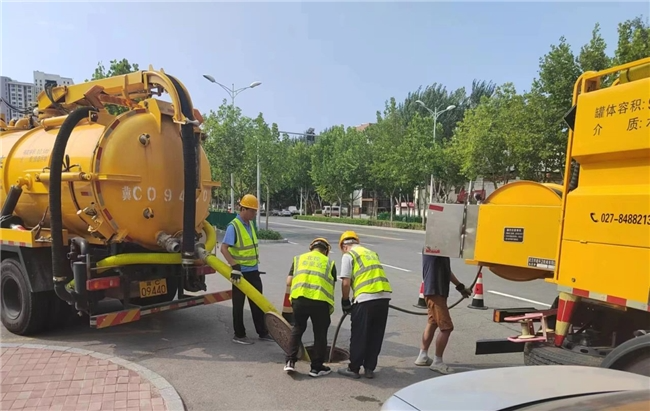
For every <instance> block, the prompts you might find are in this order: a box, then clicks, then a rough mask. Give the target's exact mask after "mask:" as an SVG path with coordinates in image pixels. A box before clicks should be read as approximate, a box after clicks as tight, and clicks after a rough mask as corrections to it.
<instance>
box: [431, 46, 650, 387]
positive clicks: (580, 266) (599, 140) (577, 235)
mask: <svg viewBox="0 0 650 411" xmlns="http://www.w3.org/2000/svg"><path fill="white" fill-rule="evenodd" d="M605 79H609V81H608V82H609V83H612V85H611V86H609V87H606V86H604V85H603V84H604V80H605ZM612 79H614V81H613V82H612V81H611V80H612ZM564 120H565V122H566V124H567V125H568V129H569V130H568V134H569V136H568V144H567V152H566V165H565V170H564V184H563V185H556V184H543V183H537V182H533V181H515V182H512V183H509V184H506V185H503V186H502V187H500V188H499V189H497V190H496V191H494V192H493V193H492V194H491V195H490V196H488V197H487V198H486V199H485V201H484V202H483V203H481V204H479V205H472V204H464V205H456V204H431V205H430V206H429V210H428V221H427V233H426V240H425V253H426V254H431V255H445V256H449V257H456V258H463V259H465V262H466V264H472V265H477V266H482V267H486V268H488V269H489V270H490V271H492V272H493V273H494V274H495V275H497V276H499V277H501V278H504V279H506V280H510V281H518V282H526V281H532V280H542V281H546V282H548V283H552V284H555V285H557V291H558V297H557V298H556V299H555V301H554V302H553V304H552V305H551V309H549V310H536V309H534V308H513V309H495V310H494V315H493V321H495V322H512V323H519V324H520V325H521V328H522V332H521V335H516V336H512V337H510V338H507V339H503V340H480V341H478V342H477V344H476V354H497V353H510V352H523V353H524V361H525V363H526V364H528V365H542V364H573V365H589V366H600V367H607V368H614V369H620V370H627V371H630V372H635V373H639V374H644V375H650V58H646V59H642V60H638V61H634V62H632V63H629V64H624V65H620V66H617V67H613V68H611V69H608V70H604V71H600V72H586V73H584V74H582V75H581V76H580V78H579V79H578V80H577V82H576V84H575V88H574V93H573V107H572V109H571V110H570V111H569V113H568V114H567V115H566V116H565V118H564ZM521 287H526V285H525V284H522V285H521ZM548 303H549V304H550V303H551V302H550V301H549V302H548Z"/></svg>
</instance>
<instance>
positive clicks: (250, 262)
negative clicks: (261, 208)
mask: <svg viewBox="0 0 650 411" xmlns="http://www.w3.org/2000/svg"><path fill="white" fill-rule="evenodd" d="M230 225H232V226H233V228H234V229H235V235H236V237H237V239H236V240H235V245H234V246H231V247H228V252H230V255H232V258H233V259H234V260H235V262H236V263H237V264H239V265H241V266H247V267H253V266H255V265H257V264H259V257H260V255H259V252H258V250H257V247H258V244H257V233H256V232H255V226H253V224H251V233H252V234H253V237H252V238H251V236H250V235H248V230H246V227H245V226H244V224H243V223H242V222H241V220H240V219H239V218H237V217H235V218H234V219H233V220H232V221H231V222H230Z"/></svg>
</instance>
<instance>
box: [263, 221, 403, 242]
mask: <svg viewBox="0 0 650 411" xmlns="http://www.w3.org/2000/svg"><path fill="white" fill-rule="evenodd" d="M271 224H273V225H285V226H287V227H298V228H304V229H307V227H305V226H302V225H296V224H287V223H275V222H274V223H269V225H271ZM316 231H329V232H332V233H339V234H341V233H343V232H344V231H345V230H330V229H328V228H319V229H317V230H316ZM363 237H372V238H381V239H384V240H395V241H404V239H403V238H397V237H384V236H381V235H372V234H365V233H364V234H361V238H362V239H363ZM362 242H363V240H362Z"/></svg>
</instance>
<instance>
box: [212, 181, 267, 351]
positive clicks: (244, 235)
mask: <svg viewBox="0 0 650 411" xmlns="http://www.w3.org/2000/svg"><path fill="white" fill-rule="evenodd" d="M239 206H240V210H239V214H238V215H237V216H236V217H235V218H234V219H233V220H232V221H231V222H230V223H229V224H228V227H227V228H226V234H225V236H224V239H223V243H222V244H221V254H222V255H223V256H224V258H225V259H226V261H227V262H228V264H230V266H231V267H232V273H231V274H230V280H231V281H232V283H233V286H232V321H233V327H234V329H235V336H234V337H233V339H232V341H233V342H235V343H238V344H253V341H251V340H250V338H248V337H247V336H246V328H245V327H244V303H245V302H246V295H245V294H244V293H243V292H242V291H241V290H240V289H239V288H238V287H236V286H235V284H239V282H240V281H241V278H242V277H244V279H246V281H248V282H249V283H251V285H252V286H253V287H255V288H256V289H257V290H258V291H259V292H260V293H261V292H262V279H261V278H260V272H259V269H258V264H259V252H258V243H257V234H256V232H255V227H253V224H252V223H251V222H252V221H253V220H254V219H255V217H256V215H257V209H258V208H259V202H258V201H257V198H256V197H255V196H254V195H251V194H246V195H245V196H244V197H242V199H241V200H240V201H239ZM248 304H249V306H250V308H251V314H252V316H253V322H254V324H255V331H257V334H258V335H259V337H260V339H261V340H263V341H273V339H272V338H271V336H270V335H269V332H268V329H267V328H266V324H265V323H264V312H263V311H262V310H261V309H260V308H259V307H258V306H257V305H256V304H255V303H254V302H252V301H250V300H249V301H248Z"/></svg>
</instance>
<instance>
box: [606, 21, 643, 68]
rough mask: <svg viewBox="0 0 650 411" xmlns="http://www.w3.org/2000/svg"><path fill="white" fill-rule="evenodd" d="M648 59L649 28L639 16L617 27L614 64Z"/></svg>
mask: <svg viewBox="0 0 650 411" xmlns="http://www.w3.org/2000/svg"><path fill="white" fill-rule="evenodd" d="M646 57H650V26H648V22H647V20H646V21H643V19H642V18H641V16H639V17H635V18H633V19H630V20H625V21H624V22H622V23H619V25H618V47H617V48H616V52H615V53H614V61H615V62H616V64H617V65H618V64H625V63H629V62H631V61H635V60H639V59H642V58H646Z"/></svg>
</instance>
